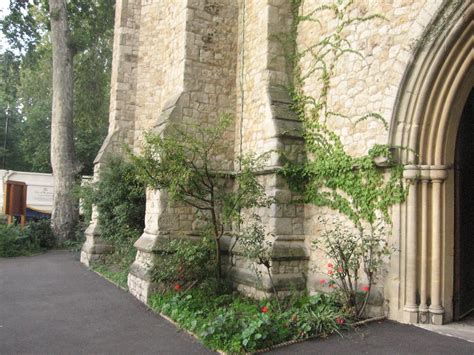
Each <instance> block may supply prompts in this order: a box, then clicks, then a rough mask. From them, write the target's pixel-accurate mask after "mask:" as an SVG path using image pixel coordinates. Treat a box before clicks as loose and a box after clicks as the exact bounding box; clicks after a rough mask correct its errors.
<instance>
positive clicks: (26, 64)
mask: <svg viewBox="0 0 474 355" xmlns="http://www.w3.org/2000/svg"><path fill="white" fill-rule="evenodd" d="M114 6H115V0H87V1H86V0H72V1H68V2H67V10H68V13H69V19H68V20H69V27H70V30H71V46H72V48H73V53H74V66H73V70H74V111H73V112H74V141H75V148H76V159H77V162H78V164H79V166H80V173H81V174H83V175H89V174H92V168H93V160H94V158H95V155H96V154H97V151H98V150H99V148H100V145H101V144H102V141H103V139H104V138H105V135H106V134H107V126H108V108H109V87H110V69H111V62H112V59H111V58H112V42H113V41H112V39H113V25H114V12H115V11H114ZM48 9H49V4H48V2H47V1H46V0H29V1H11V2H10V6H9V12H8V14H7V15H6V16H5V17H4V18H3V19H2V20H1V21H0V26H1V29H2V32H3V35H4V36H5V38H6V39H7V40H8V43H9V45H10V47H11V48H12V50H13V51H14V53H15V54H14V55H13V56H14V57H15V58H16V60H17V61H18V63H19V76H18V78H17V82H16V83H15V85H16V87H17V92H18V94H17V98H16V107H17V108H18V111H19V113H20V117H21V124H20V125H19V127H20V128H21V130H19V131H18V132H17V134H16V135H15V136H14V137H13V136H12V135H11V136H10V137H11V139H12V141H13V142H16V144H15V147H14V148H15V149H16V150H17V151H18V152H19V156H20V157H21V159H20V160H18V159H15V160H13V159H12V162H14V164H13V166H10V168H12V169H16V170H31V171H37V172H51V164H50V156H49V155H50V153H49V152H50V134H51V133H50V129H51V101H52V96H51V95H52V70H51V63H52V55H51V41H50V28H51V26H50V22H49V15H48ZM0 120H1V117H0ZM0 126H2V127H3V126H4V121H0ZM1 132H2V131H1V130H0V134H1ZM2 138H3V135H2V136H0V139H2ZM10 148H13V147H12V146H11V145H10ZM20 162H21V164H20Z"/></svg>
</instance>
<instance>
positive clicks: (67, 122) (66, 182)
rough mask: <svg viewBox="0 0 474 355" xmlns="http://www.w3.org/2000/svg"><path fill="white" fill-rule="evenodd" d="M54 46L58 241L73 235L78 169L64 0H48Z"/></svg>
mask: <svg viewBox="0 0 474 355" xmlns="http://www.w3.org/2000/svg"><path fill="white" fill-rule="evenodd" d="M49 12H50V19H51V44H52V50H53V108H52V114H51V166H52V168H53V176H54V198H53V214H52V216H51V222H52V228H53V231H54V234H55V235H56V237H57V239H58V241H59V242H61V241H65V240H68V239H72V237H73V234H74V227H75V224H76V221H77V208H76V201H75V198H74V194H73V188H74V184H75V178H76V175H77V172H78V167H77V164H76V152H75V149H74V125H73V57H74V52H73V47H72V41H71V34H70V30H69V25H68V14H67V9H66V1H65V0H50V1H49Z"/></svg>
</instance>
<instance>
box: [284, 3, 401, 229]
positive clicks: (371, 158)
mask: <svg viewBox="0 0 474 355" xmlns="http://www.w3.org/2000/svg"><path fill="white" fill-rule="evenodd" d="M292 6H293V18H294V19H293V25H292V29H291V32H290V33H289V34H288V35H286V37H285V36H284V35H281V36H280V37H279V40H280V43H282V46H283V49H284V51H285V55H286V57H287V61H288V62H289V63H290V64H291V69H289V70H291V73H290V74H291V77H292V80H290V84H289V87H288V90H289V92H290V95H291V97H292V99H293V102H294V104H293V105H292V108H293V110H294V111H295V112H296V113H297V115H298V117H299V118H300V120H301V121H302V123H303V137H304V140H305V149H306V153H307V159H306V160H305V161H304V163H303V164H300V163H298V164H297V163H293V162H292V161H290V160H289V159H288V160H287V163H286V164H285V166H284V168H283V169H282V170H281V171H280V173H281V174H282V175H283V176H285V177H286V178H287V180H288V182H289V184H290V187H292V188H293V189H294V190H295V191H297V192H299V193H301V194H302V196H303V198H304V200H305V202H307V203H312V204H315V205H317V206H327V207H330V208H332V209H334V210H337V211H338V212H340V213H342V214H343V215H345V216H347V217H348V218H349V219H350V220H351V221H352V222H353V223H354V224H355V226H356V227H357V228H359V229H360V228H363V225H364V223H368V224H373V223H374V222H375V221H376V220H377V219H378V218H379V217H382V218H384V219H385V221H386V222H390V218H389V209H390V206H392V205H394V204H396V203H399V202H402V201H403V200H404V198H405V196H406V189H405V187H404V185H403V182H402V173H403V166H402V165H400V164H398V163H396V162H395V160H394V159H393V150H392V149H391V147H390V146H388V145H380V144H376V145H374V146H373V147H371V148H370V149H369V150H368V152H367V153H366V154H364V155H361V156H354V155H353V154H351V153H350V152H348V151H347V147H346V146H345V145H344V143H343V142H342V140H341V138H340V137H339V135H338V134H337V132H335V131H333V130H331V128H330V123H331V119H332V118H343V119H346V120H347V122H348V124H351V125H357V124H359V123H360V122H362V121H365V120H371V119H372V120H377V121H379V122H380V123H381V124H382V125H383V126H384V128H385V129H387V128H388V124H387V122H386V120H385V119H384V118H383V117H382V116H381V115H380V114H379V113H376V112H369V113H367V114H365V115H361V116H357V117H350V116H348V115H346V114H344V113H341V112H337V111H335V110H333V109H332V107H331V105H330V102H329V100H328V98H329V93H330V90H331V88H332V79H333V77H334V73H335V69H336V68H337V65H338V63H339V62H340V61H341V60H342V59H344V58H345V57H346V56H349V55H355V56H358V57H360V58H361V59H363V55H362V54H361V53H360V52H359V51H357V50H356V49H354V48H353V47H352V45H351V43H350V42H349V41H348V40H347V39H346V38H345V36H344V32H345V31H347V30H348V27H349V26H353V25H355V24H359V23H362V22H367V21H372V20H375V19H382V20H383V19H384V18H383V17H382V16H380V15H378V14H371V15H367V16H362V17H360V16H356V17H351V15H350V14H351V13H353V11H352V10H353V7H354V1H344V0H337V1H336V2H334V3H332V4H327V5H322V6H319V7H317V8H315V9H314V10H312V11H310V12H309V13H307V14H300V12H301V11H300V10H301V6H302V0H292ZM323 11H325V12H330V13H332V15H333V17H334V19H335V20H336V23H337V24H336V26H335V29H334V30H333V31H332V32H330V33H328V34H326V35H324V36H322V38H321V39H319V40H318V41H317V42H316V43H314V44H311V45H310V46H308V47H306V48H297V46H296V39H297V37H298V30H299V29H300V26H301V24H302V23H303V22H308V21H310V22H314V23H319V24H321V22H320V20H319V19H318V18H317V15H318V14H320V13H321V12H323ZM291 43H293V44H291ZM307 58H310V60H309V65H308V64H307V65H306V66H305V68H303V66H302V60H303V59H307ZM309 79H311V80H312V81H313V82H314V81H316V82H317V83H318V84H319V85H320V90H319V93H318V96H316V97H313V96H311V95H308V94H307V93H305V91H304V86H305V83H306V82H307V80H309ZM377 161H383V162H384V166H389V167H390V169H388V170H384V169H383V168H381V167H379V166H378V165H377V163H376V162H377Z"/></svg>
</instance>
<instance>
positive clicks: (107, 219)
mask: <svg viewBox="0 0 474 355" xmlns="http://www.w3.org/2000/svg"><path fill="white" fill-rule="evenodd" d="M77 195H78V196H79V197H80V198H81V200H82V201H83V206H84V223H85V224H86V223H87V222H88V219H89V217H88V215H87V213H89V212H88V211H90V210H91V205H92V204H94V205H96V206H97V209H98V212H99V225H100V229H101V237H102V238H103V239H104V240H106V241H107V242H108V243H110V244H111V245H113V247H114V250H115V251H114V253H113V254H111V255H109V256H107V262H108V263H115V264H121V265H122V266H127V267H128V266H129V265H130V264H131V263H132V261H133V258H134V256H135V249H134V248H133V243H134V242H135V241H136V240H137V239H138V237H139V236H140V234H141V233H142V231H143V228H144V220H145V186H144V185H143V184H142V183H141V182H139V181H138V180H137V178H136V173H135V170H134V167H133V166H132V165H131V164H130V163H128V162H127V161H125V160H123V159H120V158H117V157H112V158H110V159H108V160H107V161H106V162H105V164H104V166H103V168H102V169H101V171H100V175H99V181H97V182H95V183H89V184H86V185H85V186H82V187H81V188H80V189H79V191H78V192H77Z"/></svg>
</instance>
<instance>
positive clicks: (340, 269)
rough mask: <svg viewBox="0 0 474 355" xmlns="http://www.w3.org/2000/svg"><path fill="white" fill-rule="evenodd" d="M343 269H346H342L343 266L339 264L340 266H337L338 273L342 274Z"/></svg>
mask: <svg viewBox="0 0 474 355" xmlns="http://www.w3.org/2000/svg"><path fill="white" fill-rule="evenodd" d="M343 271H344V270H342V267H340V266H339V267H338V268H337V272H338V273H340V274H342V272H343Z"/></svg>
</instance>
